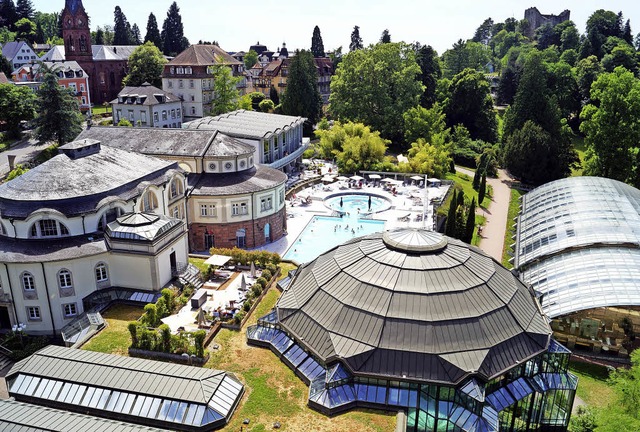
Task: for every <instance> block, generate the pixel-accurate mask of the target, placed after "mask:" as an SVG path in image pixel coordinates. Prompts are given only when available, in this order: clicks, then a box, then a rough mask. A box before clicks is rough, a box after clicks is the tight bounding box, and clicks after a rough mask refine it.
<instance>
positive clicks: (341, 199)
mask: <svg viewBox="0 0 640 432" xmlns="http://www.w3.org/2000/svg"><path fill="white" fill-rule="evenodd" d="M340 207H342V197H340Z"/></svg>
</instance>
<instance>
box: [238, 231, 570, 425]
mask: <svg viewBox="0 0 640 432" xmlns="http://www.w3.org/2000/svg"><path fill="white" fill-rule="evenodd" d="M279 284H280V287H281V288H282V289H283V290H284V291H283V293H282V295H281V296H280V298H279V300H278V303H277V304H276V307H275V309H274V310H273V311H272V312H270V313H269V314H268V315H266V316H264V317H262V318H260V319H258V323H257V325H254V326H251V327H249V328H248V329H247V342H248V343H250V344H252V345H258V346H263V347H268V348H269V349H271V351H273V352H274V353H275V354H276V355H277V356H278V357H279V358H280V359H281V360H282V361H283V362H284V363H285V364H286V365H287V366H289V367H290V368H291V369H293V371H294V372H295V374H296V375H297V376H298V377H299V378H300V379H302V380H303V381H304V382H305V383H306V384H307V385H309V387H310V388H309V395H308V397H309V399H308V404H309V406H310V407H311V408H313V409H316V410H318V411H320V412H322V413H324V414H326V415H334V414H338V413H340V412H344V411H348V410H352V409H380V410H384V411H396V412H397V411H403V412H404V413H405V415H406V416H405V417H404V419H405V421H406V424H405V425H404V427H403V428H402V430H407V431H412V432H432V431H460V432H463V431H467V432H471V431H512V432H515V431H523V430H529V431H557V432H560V431H566V430H567V427H568V425H569V420H570V416H571V408H572V405H573V400H574V397H575V393H576V388H577V381H578V379H577V377H575V376H574V375H573V374H571V373H570V372H569V371H568V367H569V358H570V354H571V353H570V352H569V350H567V349H566V348H564V347H563V346H562V345H560V344H559V343H557V342H556V341H555V340H553V338H552V337H551V328H550V327H549V324H548V321H547V318H546V317H545V316H544V315H543V313H542V311H541V309H540V305H539V303H538V302H537V300H536V295H535V292H534V291H533V290H532V289H531V288H530V287H528V286H526V285H525V284H523V283H522V282H521V281H520V280H518V278H517V277H516V276H515V275H513V274H512V273H511V272H510V271H509V270H507V269H506V268H504V267H503V266H502V265H501V264H500V263H498V262H497V261H495V260H494V259H492V258H491V257H489V256H488V255H486V254H484V253H483V252H482V251H480V250H479V249H478V248H475V247H473V246H469V245H468V244H466V243H463V242H461V241H459V240H456V239H453V238H449V237H445V236H443V235H441V234H439V233H436V232H432V231H427V230H424V229H416V228H401V229H394V230H389V231H385V232H382V233H376V234H371V235H368V236H363V237H359V238H356V239H353V240H350V241H348V242H347V243H345V244H343V245H340V246H337V247H335V248H333V249H331V250H330V251H328V252H325V253H324V254H322V255H320V256H319V257H318V258H316V259H315V260H313V261H311V262H309V263H307V264H304V265H302V266H300V267H298V268H297V269H296V271H295V272H294V274H293V275H291V276H290V277H289V278H288V279H285V280H283V281H281V282H279ZM514 413H518V414H517V415H516V414H514ZM400 418H402V417H400Z"/></svg>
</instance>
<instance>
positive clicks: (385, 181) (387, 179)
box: [380, 178, 395, 183]
mask: <svg viewBox="0 0 640 432" xmlns="http://www.w3.org/2000/svg"><path fill="white" fill-rule="evenodd" d="M380 181H381V182H382V183H395V180H394V179H391V178H383V179H382V180H380Z"/></svg>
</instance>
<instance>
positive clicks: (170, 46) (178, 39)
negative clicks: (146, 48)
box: [160, 2, 189, 56]
mask: <svg viewBox="0 0 640 432" xmlns="http://www.w3.org/2000/svg"><path fill="white" fill-rule="evenodd" d="M160 37H161V38H162V52H164V54H165V55H168V56H175V55H177V54H179V53H181V52H182V51H184V50H185V49H186V48H187V47H188V46H189V41H188V40H187V38H186V37H184V27H183V25H182V16H181V15H180V8H179V7H178V4H177V3H176V2H173V3H171V6H169V10H168V11H167V18H165V20H164V23H163V24H162V33H161V34H160Z"/></svg>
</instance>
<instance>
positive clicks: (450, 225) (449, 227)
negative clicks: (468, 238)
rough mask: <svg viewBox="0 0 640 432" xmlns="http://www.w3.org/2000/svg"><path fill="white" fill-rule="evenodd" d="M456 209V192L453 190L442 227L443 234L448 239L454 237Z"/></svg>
mask: <svg viewBox="0 0 640 432" xmlns="http://www.w3.org/2000/svg"><path fill="white" fill-rule="evenodd" d="M457 208H458V198H457V192H456V190H455V189H454V190H453V196H452V197H451V201H450V202H449V212H448V213H447V222H446V224H445V226H444V233H445V234H446V235H448V236H449V237H455V233H456V209H457Z"/></svg>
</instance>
